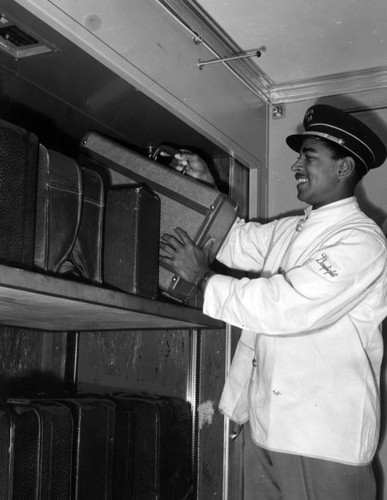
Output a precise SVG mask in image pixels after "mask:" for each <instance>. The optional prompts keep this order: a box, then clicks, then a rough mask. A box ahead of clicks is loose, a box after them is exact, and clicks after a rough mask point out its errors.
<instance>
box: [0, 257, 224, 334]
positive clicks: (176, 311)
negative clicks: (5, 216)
mask: <svg viewBox="0 0 387 500" xmlns="http://www.w3.org/2000/svg"><path fill="white" fill-rule="evenodd" d="M0 324H2V325H8V326H19V327H23V328H34V329H39V330H55V331H68V330H70V331H71V330H75V331H90V330H121V329H135V330H140V329H141V330H143V329H183V328H222V327H223V326H224V324H223V323H222V322H220V321H217V320H214V319H211V318H209V317H208V316H206V315H204V314H202V312H201V311H200V310H198V309H193V308H190V307H185V306H182V305H180V304H173V303H169V302H162V301H157V300H152V299H146V298H142V297H139V296H136V295H131V294H127V293H123V292H117V291H115V290H109V289H107V288H102V287H98V286H92V285H87V284H84V283H78V282H75V281H70V280H67V279H61V278H57V277H52V276H48V275H45V274H40V273H35V272H30V271H26V270H24V269H18V268H14V267H8V266H4V265H0Z"/></svg>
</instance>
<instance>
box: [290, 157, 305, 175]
mask: <svg viewBox="0 0 387 500" xmlns="http://www.w3.org/2000/svg"><path fill="white" fill-rule="evenodd" d="M290 168H291V171H292V172H297V171H298V170H302V169H303V165H302V162H301V158H298V159H297V160H296V161H295V162H294V163H293V165H292V166H291V167H290Z"/></svg>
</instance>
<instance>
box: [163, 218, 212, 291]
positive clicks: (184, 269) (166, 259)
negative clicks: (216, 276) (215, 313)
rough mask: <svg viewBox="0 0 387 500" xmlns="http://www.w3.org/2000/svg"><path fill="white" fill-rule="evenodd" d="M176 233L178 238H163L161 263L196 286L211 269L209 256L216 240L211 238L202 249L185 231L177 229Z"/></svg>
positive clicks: (168, 236) (165, 235)
mask: <svg viewBox="0 0 387 500" xmlns="http://www.w3.org/2000/svg"><path fill="white" fill-rule="evenodd" d="M174 231H175V233H176V236H174V235H171V234H163V235H162V236H161V242H160V247H161V249H162V253H160V261H161V262H163V263H164V264H168V266H170V267H172V269H173V270H174V271H175V273H176V274H178V275H179V276H180V277H181V278H183V279H184V280H186V281H188V282H189V283H195V285H196V284H197V283H198V282H199V280H200V278H201V277H202V276H203V274H204V273H206V272H207V271H208V269H209V256H210V253H211V249H212V247H213V244H214V241H215V240H214V239H213V238H209V239H208V240H207V241H206V243H205V244H204V245H203V247H202V248H201V247H199V246H198V245H195V243H194V242H193V241H192V240H191V238H190V237H189V236H188V234H187V233H186V232H185V231H184V230H183V229H181V228H178V227H177V228H176V229H175V230H174Z"/></svg>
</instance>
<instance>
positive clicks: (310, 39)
mask: <svg viewBox="0 0 387 500" xmlns="http://www.w3.org/2000/svg"><path fill="white" fill-rule="evenodd" d="M195 3H197V5H199V6H200V8H201V9H203V10H204V11H206V12H207V13H208V15H209V16H210V17H212V18H213V19H214V20H215V21H216V23H217V24H218V25H219V26H221V28H222V29H223V30H224V31H225V32H226V33H227V34H228V35H229V36H230V37H231V38H232V39H233V40H234V41H235V42H236V43H237V44H238V45H239V46H240V47H241V49H242V50H244V51H247V50H251V49H254V48H262V49H263V51H262V57H260V58H259V59H258V58H254V59H255V62H256V64H257V65H258V66H259V68H260V69H261V70H262V72H263V73H265V74H266V75H267V76H268V77H269V79H270V80H271V81H272V82H273V86H281V85H282V86H284V85H291V84H292V83H297V84H300V82H302V81H307V82H311V81H313V80H315V81H318V80H319V79H326V78H327V77H329V76H335V75H341V79H342V78H343V75H348V77H349V78H351V81H352V82H353V80H354V79H356V74H357V73H360V74H362V76H363V77H364V75H365V74H366V75H367V74H368V75H369V78H368V79H367V83H364V85H368V86H369V85H370V84H371V83H370V80H371V81H372V80H375V77H380V76H381V74H382V75H383V79H384V78H385V70H386V69H387V1H386V0H370V1H364V0H259V1H257V0H198V1H197V2H195ZM384 84H385V82H384V81H383V85H384ZM352 85H353V83H352Z"/></svg>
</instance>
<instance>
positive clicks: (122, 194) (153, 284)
mask: <svg viewBox="0 0 387 500" xmlns="http://www.w3.org/2000/svg"><path fill="white" fill-rule="evenodd" d="M159 240H160V200H159V198H158V197H157V196H156V195H155V194H153V193H152V192H151V191H150V190H149V189H148V188H147V187H145V186H144V185H137V186H125V187H115V188H111V189H109V190H108V191H107V193H106V211H105V230H104V245H103V248H104V250H103V282H104V284H105V285H109V286H112V287H114V288H118V289H120V290H123V291H125V292H128V293H133V294H136V295H141V296H143V297H148V298H151V299H154V298H156V297H157V295H158V269H159Z"/></svg>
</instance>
